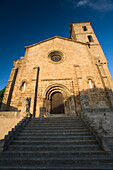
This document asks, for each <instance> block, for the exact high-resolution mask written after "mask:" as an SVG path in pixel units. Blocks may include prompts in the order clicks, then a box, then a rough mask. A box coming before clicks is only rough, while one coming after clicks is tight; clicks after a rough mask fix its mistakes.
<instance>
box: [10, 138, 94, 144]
mask: <svg viewBox="0 0 113 170" xmlns="http://www.w3.org/2000/svg"><path fill="white" fill-rule="evenodd" d="M56 143H57V144H59V145H69V144H70V145H71V144H72V145H73V144H75V145H77V144H78V145H79V144H84V145H87V144H97V141H96V140H94V139H89V140H88V139H87V140H86V139H82V140H79V139H78V140H77V139H75V140H54V141H53V140H50V139H48V140H38V141H36V140H13V141H12V142H11V144H16V145H31V146H32V145H51V144H52V145H56Z"/></svg>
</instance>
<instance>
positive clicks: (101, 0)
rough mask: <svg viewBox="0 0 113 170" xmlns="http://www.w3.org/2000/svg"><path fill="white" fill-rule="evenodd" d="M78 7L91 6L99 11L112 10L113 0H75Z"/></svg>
mask: <svg viewBox="0 0 113 170" xmlns="http://www.w3.org/2000/svg"><path fill="white" fill-rule="evenodd" d="M74 2H75V5H74V8H76V7H82V6H83V7H86V6H87V7H90V8H92V9H95V10H97V11H106V12H108V11H112V10H113V0H79V1H77V0H74Z"/></svg>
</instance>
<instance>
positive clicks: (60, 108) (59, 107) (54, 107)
mask: <svg viewBox="0 0 113 170" xmlns="http://www.w3.org/2000/svg"><path fill="white" fill-rule="evenodd" d="M63 113H64V99H63V95H62V93H59V92H57V93H54V94H53V95H52V97H51V114H63Z"/></svg>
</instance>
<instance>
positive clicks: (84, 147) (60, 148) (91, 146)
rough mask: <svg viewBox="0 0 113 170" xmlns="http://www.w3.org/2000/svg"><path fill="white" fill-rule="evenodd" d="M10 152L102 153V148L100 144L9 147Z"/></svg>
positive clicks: (20, 145)
mask: <svg viewBox="0 0 113 170" xmlns="http://www.w3.org/2000/svg"><path fill="white" fill-rule="evenodd" d="M8 150H9V151H11V150H12V151H48V152H49V151H69V152H70V151H102V149H101V148H100V146H99V145H98V144H85V145H83V144H81V145H80V144H78V145H76V144H73V145H72V144H71V145H70V144H68V145H63V144H62V145H61V144H60V145H59V144H56V145H52V144H50V145H47V144H45V145H43V144H42V145H28V144H27V145H22V144H19V145H14V144H13V145H9V146H8Z"/></svg>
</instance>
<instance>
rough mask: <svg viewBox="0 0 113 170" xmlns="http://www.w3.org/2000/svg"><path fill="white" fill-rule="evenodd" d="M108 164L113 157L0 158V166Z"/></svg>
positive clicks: (111, 161)
mask: <svg viewBox="0 0 113 170" xmlns="http://www.w3.org/2000/svg"><path fill="white" fill-rule="evenodd" d="M103 162H104V163H108V164H111V163H112V164H113V157H111V156H87V157H84V156H76V157H69V158H68V157H66V158H65V157H58V158H57V157H54V158H50V157H48V158H47V157H41V158H36V157H32V158H31V157H28V158H24V157H22V158H21V157H20V158H15V157H13V158H10V157H9V158H6V159H4V158H0V165H4V164H5V165H19V166H20V165H24V164H26V165H39V164H40V165H48V164H49V165H50V164H51V165H54V164H56V165H58V164H70V165H72V164H73V165H74V164H75V163H81V164H82V163H87V164H88V163H89V164H92V163H94V164H98V163H103Z"/></svg>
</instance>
